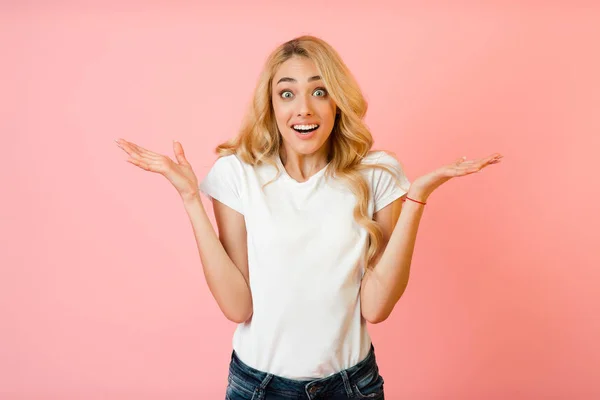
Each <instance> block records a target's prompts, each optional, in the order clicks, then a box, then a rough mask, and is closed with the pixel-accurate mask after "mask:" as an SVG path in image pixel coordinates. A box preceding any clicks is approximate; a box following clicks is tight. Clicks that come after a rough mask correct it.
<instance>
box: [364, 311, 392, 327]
mask: <svg viewBox="0 0 600 400" xmlns="http://www.w3.org/2000/svg"><path fill="white" fill-rule="evenodd" d="M389 316H390V315H389V313H379V314H374V315H363V317H364V319H365V320H366V321H367V322H368V323H370V324H373V325H374V324H379V323H381V322H383V321H385V320H386V319H388V317H389Z"/></svg>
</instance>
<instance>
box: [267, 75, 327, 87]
mask: <svg viewBox="0 0 600 400" xmlns="http://www.w3.org/2000/svg"><path fill="white" fill-rule="evenodd" d="M318 80H321V76H319V75H315V76H311V77H310V78H308V82H312V81H318ZM281 82H292V83H296V82H298V81H297V80H295V79H294V78H290V77H287V76H284V77H283V78H281V79H280V80H278V81H277V85H279V84H280V83H281Z"/></svg>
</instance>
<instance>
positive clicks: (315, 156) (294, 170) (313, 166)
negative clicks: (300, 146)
mask: <svg viewBox="0 0 600 400" xmlns="http://www.w3.org/2000/svg"><path fill="white" fill-rule="evenodd" d="M328 154H329V146H328V142H327V144H325V145H323V146H322V147H321V148H320V149H319V150H317V151H316V152H314V153H312V154H301V153H298V152H295V151H293V150H291V149H289V148H287V147H286V146H285V144H284V146H283V147H282V148H281V152H280V157H281V162H282V164H283V166H284V167H285V169H286V171H287V173H288V174H289V175H290V176H291V177H293V178H294V179H296V180H299V181H304V180H307V179H308V178H310V177H311V176H312V175H314V174H316V173H317V172H319V171H320V170H322V169H323V168H325V167H326V166H327V163H329V157H328Z"/></svg>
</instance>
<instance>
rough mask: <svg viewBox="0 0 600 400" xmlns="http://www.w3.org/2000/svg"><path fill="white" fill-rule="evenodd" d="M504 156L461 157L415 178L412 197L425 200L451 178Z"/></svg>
mask: <svg viewBox="0 0 600 400" xmlns="http://www.w3.org/2000/svg"><path fill="white" fill-rule="evenodd" d="M502 157H504V156H503V155H501V154H498V153H494V154H492V155H490V156H488V157H485V158H481V159H479V160H467V159H466V157H461V158H459V159H458V160H456V161H454V162H453V163H451V164H447V165H444V166H442V167H439V168H438V169H436V170H435V171H433V172H430V173H428V174H426V175H423V176H420V177H419V178H417V179H415V180H414V181H413V182H412V184H411V186H410V192H411V193H410V194H411V195H412V196H414V197H412V198H415V197H416V198H418V200H420V201H425V200H426V199H427V198H428V197H429V195H431V193H432V192H433V191H434V190H435V189H437V188H438V187H440V186H441V185H442V184H443V183H445V182H447V181H449V180H450V179H452V178H456V177H459V176H465V175H470V174H473V173H475V172H481V171H482V170H483V168H485V167H487V166H489V165H492V164H497V163H499V162H500V160H501V159H502Z"/></svg>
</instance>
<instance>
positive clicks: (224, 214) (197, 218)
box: [182, 191, 252, 323]
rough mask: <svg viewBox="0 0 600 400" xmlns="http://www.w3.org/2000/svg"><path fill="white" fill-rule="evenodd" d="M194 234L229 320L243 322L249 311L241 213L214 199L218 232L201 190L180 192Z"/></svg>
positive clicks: (210, 282) (210, 281)
mask: <svg viewBox="0 0 600 400" xmlns="http://www.w3.org/2000/svg"><path fill="white" fill-rule="evenodd" d="M182 199H183V204H184V207H185V210H186V211H187V213H188V216H189V219H190V222H191V223H192V229H193V231H194V236H195V238H196V244H197V246H198V252H199V253H200V260H201V261H202V266H203V270H204V277H205V278H206V283H207V284H208V287H209V289H210V291H211V293H212V295H213V297H214V298H215V300H216V301H217V304H218V305H219V308H220V309H221V311H222V312H223V314H224V315H225V316H226V317H227V319H229V320H230V321H233V322H237V323H242V322H244V321H247V320H248V319H249V318H250V316H251V315H252V294H251V292H250V285H249V277H248V251H247V239H246V224H245V221H244V216H243V215H242V214H240V213H238V212H237V211H235V210H233V209H231V208H229V207H227V206H225V205H224V204H222V203H220V202H219V201H217V200H213V208H214V212H215V218H216V222H217V226H218V230H219V236H218V237H217V234H216V232H215V230H214V228H213V226H212V224H211V223H210V220H209V219H208V215H207V214H206V210H205V209H204V206H203V205H202V201H201V199H200V193H199V192H197V191H196V192H195V193H193V194H190V195H184V196H182Z"/></svg>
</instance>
